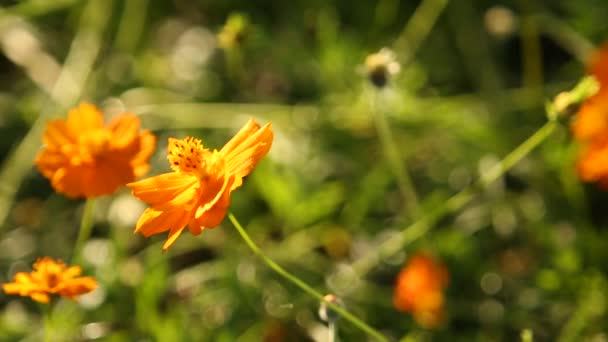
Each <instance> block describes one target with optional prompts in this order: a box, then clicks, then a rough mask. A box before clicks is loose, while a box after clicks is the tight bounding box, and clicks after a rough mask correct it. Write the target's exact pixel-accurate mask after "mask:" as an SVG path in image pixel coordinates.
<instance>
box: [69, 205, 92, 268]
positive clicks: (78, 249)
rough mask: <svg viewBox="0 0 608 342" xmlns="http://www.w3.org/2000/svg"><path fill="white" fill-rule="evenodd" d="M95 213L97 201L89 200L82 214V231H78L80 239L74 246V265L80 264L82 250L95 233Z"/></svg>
mask: <svg viewBox="0 0 608 342" xmlns="http://www.w3.org/2000/svg"><path fill="white" fill-rule="evenodd" d="M94 211H95V199H93V198H87V201H86V202H85V204H84V212H83V213H82V219H81V220H80V229H79V231H78V238H77V239H76V245H75V246H74V254H73V255H72V263H75V264H76V263H78V261H79V259H80V256H81V254H82V248H83V247H84V243H85V242H86V241H87V240H88V239H89V237H90V236H91V232H92V231H93V213H94Z"/></svg>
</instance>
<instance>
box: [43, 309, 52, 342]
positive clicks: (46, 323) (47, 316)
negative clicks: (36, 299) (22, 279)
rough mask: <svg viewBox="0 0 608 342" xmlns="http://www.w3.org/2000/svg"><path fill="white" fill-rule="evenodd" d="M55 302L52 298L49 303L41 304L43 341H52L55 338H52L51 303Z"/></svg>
mask: <svg viewBox="0 0 608 342" xmlns="http://www.w3.org/2000/svg"><path fill="white" fill-rule="evenodd" d="M52 304H53V302H52V300H51V302H50V303H48V304H40V306H41V311H42V327H43V331H42V334H43V335H44V336H43V338H42V339H43V341H44V342H51V341H52V340H53V339H52V338H51V330H52V327H51V305H52Z"/></svg>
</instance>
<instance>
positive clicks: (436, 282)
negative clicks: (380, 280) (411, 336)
mask: <svg viewBox="0 0 608 342" xmlns="http://www.w3.org/2000/svg"><path fill="white" fill-rule="evenodd" d="M447 284H448V271H447V269H446V268H445V267H444V266H443V265H442V264H440V263H438V262H437V261H435V260H433V259H432V258H431V257H429V256H427V255H425V254H417V255H415V256H413V257H412V258H410V259H409V260H408V262H407V264H406V265H405V266H404V267H403V269H402V270H401V272H399V275H398V276H397V285H396V287H395V293H394V296H393V304H394V306H395V308H397V310H399V311H404V312H410V313H411V314H412V315H413V316H414V319H415V320H416V322H418V324H420V325H421V326H423V327H425V328H434V327H436V326H438V325H439V324H440V323H441V321H442V319H443V308H444V298H443V289H444V288H445V287H446V286H447Z"/></svg>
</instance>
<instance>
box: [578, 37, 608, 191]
mask: <svg viewBox="0 0 608 342" xmlns="http://www.w3.org/2000/svg"><path fill="white" fill-rule="evenodd" d="M588 70H589V73H590V74H592V75H593V76H595V77H596V78H597V80H598V81H599V83H600V91H599V92H598V93H597V94H596V95H594V96H592V97H591V98H589V99H587V100H586V101H585V102H584V103H583V104H582V105H581V107H580V109H579V111H578V112H577V113H576V116H575V119H574V121H573V122H572V133H573V136H574V138H575V139H576V140H578V141H579V142H580V143H582V152H581V154H580V156H579V158H578V163H577V169H578V174H579V177H580V178H581V179H582V180H583V181H586V182H599V184H600V186H602V187H604V188H608V44H605V45H604V46H603V47H601V48H600V49H599V50H598V51H597V52H596V53H595V54H594V56H593V57H592V58H591V61H590V63H589V67H588Z"/></svg>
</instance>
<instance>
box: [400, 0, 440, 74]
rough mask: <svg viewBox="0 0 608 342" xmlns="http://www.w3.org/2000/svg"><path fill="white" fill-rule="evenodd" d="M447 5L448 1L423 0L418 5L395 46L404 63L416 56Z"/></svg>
mask: <svg viewBox="0 0 608 342" xmlns="http://www.w3.org/2000/svg"><path fill="white" fill-rule="evenodd" d="M447 4H448V0H423V1H422V2H421V3H420V5H418V7H417V8H416V11H415V12H414V14H412V16H411V17H410V19H409V20H408V21H407V24H406V25H405V27H404V28H403V31H401V33H400V34H399V37H398V38H397V40H396V41H395V43H394V44H393V49H394V50H395V52H397V54H399V55H400V56H401V62H402V63H405V62H408V61H409V59H410V58H411V57H412V56H414V54H415V53H416V50H418V47H420V44H422V41H424V39H425V38H426V37H427V36H428V34H429V32H431V29H432V28H433V26H434V25H435V22H436V21H437V18H439V15H440V14H441V12H443V10H444V9H445V7H446V5H447Z"/></svg>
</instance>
